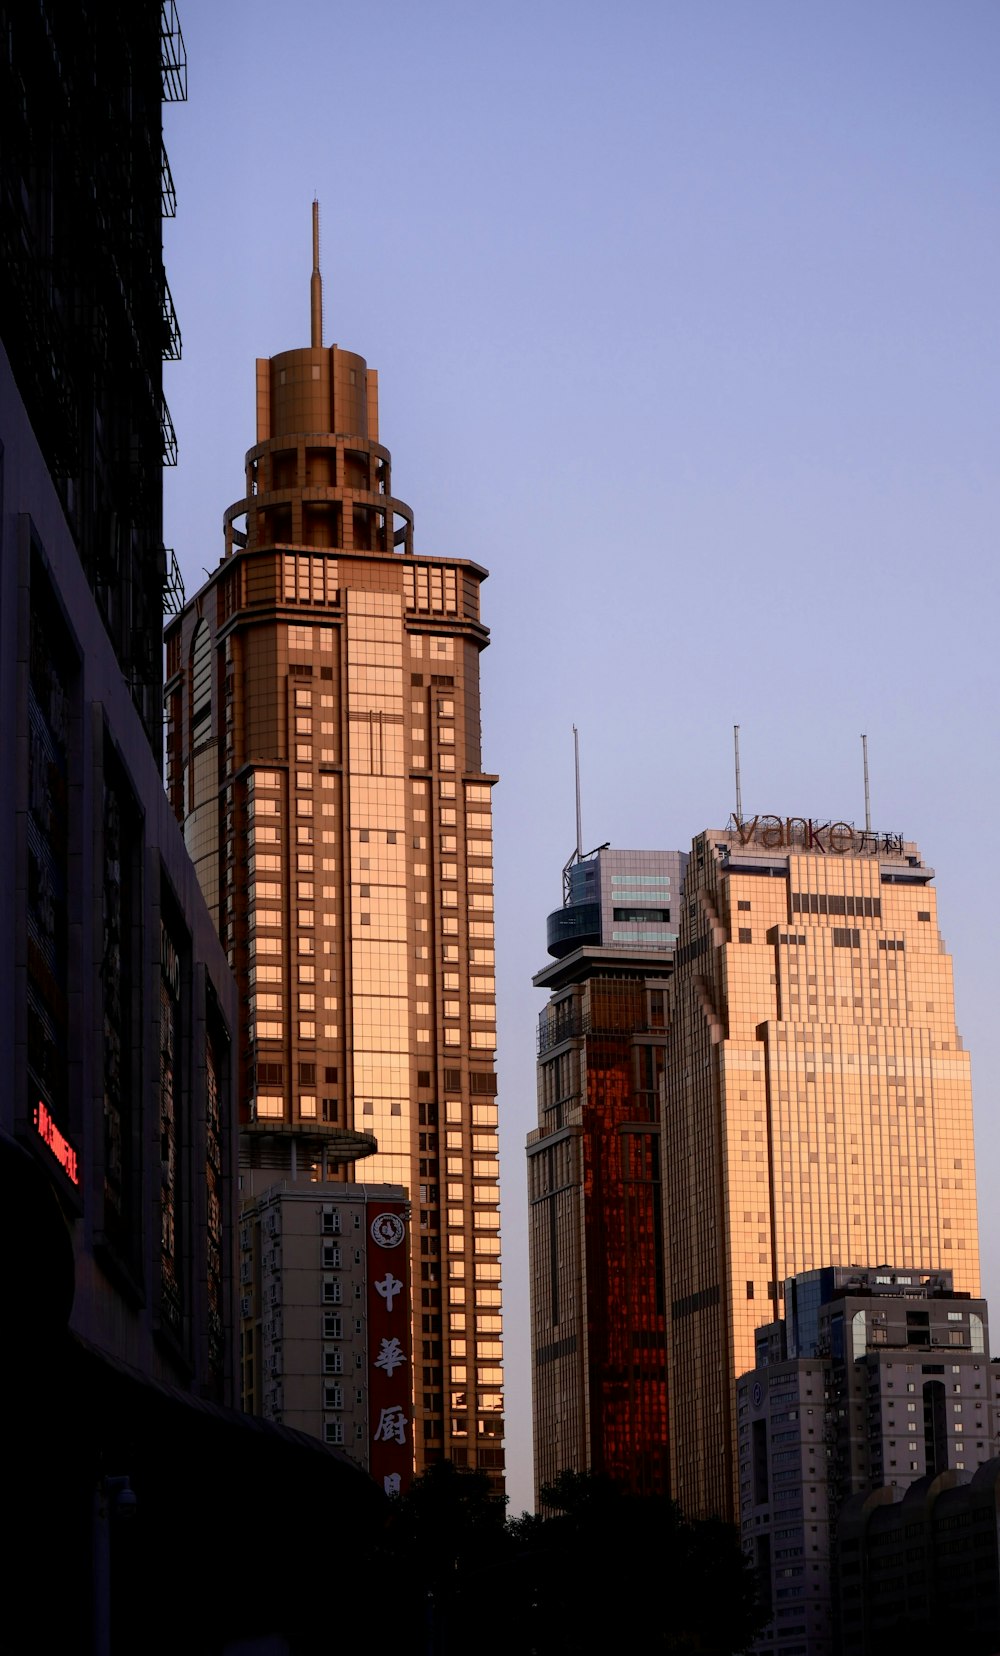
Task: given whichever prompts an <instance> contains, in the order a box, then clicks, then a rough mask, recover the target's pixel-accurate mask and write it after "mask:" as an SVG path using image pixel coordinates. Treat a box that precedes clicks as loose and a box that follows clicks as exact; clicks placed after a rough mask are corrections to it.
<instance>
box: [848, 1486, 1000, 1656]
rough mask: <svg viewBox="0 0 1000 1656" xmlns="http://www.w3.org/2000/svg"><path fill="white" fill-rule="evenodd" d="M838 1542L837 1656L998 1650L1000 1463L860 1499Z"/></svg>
mask: <svg viewBox="0 0 1000 1656" xmlns="http://www.w3.org/2000/svg"><path fill="white" fill-rule="evenodd" d="M837 1541H838V1549H839V1554H840V1571H839V1577H840V1603H839V1610H840V1629H841V1642H840V1646H839V1651H840V1652H841V1656H867V1653H868V1652H869V1651H876V1650H877V1651H879V1652H880V1653H882V1656H924V1653H925V1652H926V1653H927V1656H930V1652H932V1651H933V1652H937V1651H940V1650H955V1651H959V1650H960V1651H961V1652H962V1656H993V1653H994V1652H995V1651H996V1650H997V1649H1000V1460H989V1461H986V1462H985V1463H984V1464H983V1465H982V1466H979V1467H976V1469H975V1470H974V1471H973V1470H972V1469H971V1466H967V1467H966V1469H965V1470H964V1471H957V1470H955V1469H954V1468H950V1469H949V1470H948V1471H945V1472H941V1473H939V1474H938V1476H937V1477H933V1476H932V1475H931V1474H929V1473H928V1474H927V1476H925V1477H923V1478H920V1479H918V1481H917V1482H916V1483H914V1484H911V1485H910V1487H909V1489H907V1490H906V1491H905V1492H904V1493H903V1494H902V1499H900V1490H899V1489H898V1488H892V1487H890V1486H886V1487H883V1488H881V1489H876V1490H874V1491H873V1492H872V1493H870V1494H868V1495H864V1494H859V1495H857V1496H855V1497H854V1499H853V1500H851V1501H849V1502H848V1504H847V1506H846V1507H845V1508H844V1511H843V1513H842V1514H841V1518H840V1523H839V1525H838V1529H837Z"/></svg>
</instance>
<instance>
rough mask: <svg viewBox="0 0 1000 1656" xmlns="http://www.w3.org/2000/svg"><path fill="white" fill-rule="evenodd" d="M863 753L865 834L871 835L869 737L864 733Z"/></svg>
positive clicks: (862, 741) (862, 738)
mask: <svg viewBox="0 0 1000 1656" xmlns="http://www.w3.org/2000/svg"><path fill="white" fill-rule="evenodd" d="M861 751H862V753H863V754H864V758H865V833H866V834H870V833H871V831H872V802H871V795H870V794H869V792H868V737H867V736H865V735H864V733H862V736H861Z"/></svg>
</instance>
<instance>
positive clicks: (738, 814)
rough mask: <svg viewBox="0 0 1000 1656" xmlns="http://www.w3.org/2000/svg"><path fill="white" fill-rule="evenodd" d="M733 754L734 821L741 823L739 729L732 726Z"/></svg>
mask: <svg viewBox="0 0 1000 1656" xmlns="http://www.w3.org/2000/svg"><path fill="white" fill-rule="evenodd" d="M733 753H734V756H735V759H736V821H737V822H738V823H741V822H742V821H743V790H742V788H741V787H740V727H739V725H736V724H734V725H733Z"/></svg>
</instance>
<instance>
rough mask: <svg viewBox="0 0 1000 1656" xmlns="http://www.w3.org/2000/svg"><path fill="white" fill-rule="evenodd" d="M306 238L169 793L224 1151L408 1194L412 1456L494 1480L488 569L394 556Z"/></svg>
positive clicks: (395, 542) (179, 686)
mask: <svg viewBox="0 0 1000 1656" xmlns="http://www.w3.org/2000/svg"><path fill="white" fill-rule="evenodd" d="M315 228H316V227H315V220H314V273H313V292H312V299H313V305H312V343H311V345H310V346H308V347H306V348H304V349H301V350H293V351H285V352H283V353H282V354H281V355H279V356H276V357H272V358H271V359H270V360H263V361H259V362H258V363H257V439H256V442H255V444H254V446H253V447H252V448H251V449H250V451H249V453H248V454H247V457H246V486H245V492H244V495H243V497H242V498H241V499H240V500H238V501H237V502H236V503H235V505H233V506H231V507H230V508H229V510H228V511H227V512H226V514H225V551H224V556H223V557H222V559H221V560H220V562H219V565H218V568H217V569H216V570H215V572H214V574H213V575H212V576H211V578H210V579H209V580H208V582H207V583H206V585H205V586H204V587H203V588H202V589H201V591H200V592H199V593H198V594H197V595H196V597H195V598H193V599H192V600H191V602H190V603H189V604H188V605H187V607H186V608H185V610H184V612H183V614H182V615H181V616H180V617H179V618H178V620H177V621H176V623H174V625H173V626H172V627H171V628H170V629H169V631H168V636H167V674H168V679H167V686H166V704H167V751H168V759H167V765H168V787H169V790H170V793H171V797H172V799H173V801H174V805H175V809H176V810H177V812H178V814H179V815H180V816H181V819H182V820H183V822H184V825H185V831H186V836H187V841H188V846H189V849H190V851H191V854H192V856H193V858H194V860H195V863H196V866H197V868H198V871H199V875H200V877H201V882H202V886H203V888H204V890H205V892H206V894H207V895H208V898H209V902H210V904H212V905H213V906H214V910H215V913H216V916H217V919H218V923H219V929H220V932H221V934H222V938H223V941H224V943H225V945H226V948H227V950H228V954H229V960H230V963H231V964H232V966H233V968H234V970H235V972H236V976H237V980H238V982H239V983H240V984H241V985H242V989H243V1008H242V1024H241V1033H240V1053H239V1061H240V1072H241V1077H242V1088H241V1091H242V1099H243V1108H244V1135H243V1143H244V1158H243V1159H244V1164H245V1165H249V1166H251V1167H255V1168H272V1169H274V1170H275V1171H276V1172H282V1173H286V1174H290V1175H291V1177H292V1178H293V1179H294V1178H296V1177H298V1178H300V1179H301V1178H302V1177H303V1176H305V1177H313V1178H317V1179H349V1178H351V1177H353V1174H352V1167H353V1162H354V1159H355V1158H356V1157H357V1156H358V1155H359V1154H366V1159H365V1161H364V1163H363V1165H362V1167H361V1168H360V1170H359V1176H360V1177H361V1178H363V1180H364V1181H365V1183H367V1184H388V1185H400V1186H403V1187H404V1189H405V1190H406V1192H407V1193H408V1196H409V1199H410V1202H411V1204H412V1222H411V1227H410V1234H411V1237H412V1251H411V1285H412V1295H413V1354H414V1374H413V1380H414V1388H413V1389H414V1400H413V1412H414V1419H413V1422H412V1425H413V1442H414V1451H415V1464H416V1469H417V1470H418V1471H420V1470H421V1469H422V1468H423V1467H425V1466H426V1465H427V1464H428V1463H430V1462H431V1461H433V1460H435V1459H437V1458H439V1457H441V1456H442V1455H447V1456H449V1457H450V1458H451V1459H453V1460H454V1461H456V1462H458V1463H459V1464H466V1465H469V1466H478V1467H480V1468H483V1469H484V1470H487V1471H488V1472H490V1473H491V1474H492V1475H494V1476H495V1478H496V1479H497V1480H498V1481H499V1480H500V1479H501V1478H502V1469H503V1449H502V1432H503V1417H502V1401H501V1390H502V1366H501V1324H500V1230H499V1224H500V1220H499V1187H498V1168H497V1106H496V1097H495V1094H496V1082H495V1076H494V1068H493V1060H494V1048H495V1045H496V1033H495V1031H496V1019H495V1002H494V953H493V947H494V940H493V895H492V893H493V884H492V881H493V865H492V832H491V814H490V795H491V788H492V784H493V782H494V781H495V780H496V779H495V777H493V776H491V775H488V774H487V773H486V772H484V770H483V766H482V758H481V753H480V722H479V655H480V651H481V650H483V649H484V648H485V646H486V644H487V642H488V632H487V629H486V628H485V627H484V626H483V624H482V621H481V619H480V613H479V588H480V584H481V582H482V581H483V579H484V578H485V575H486V571H485V570H484V569H482V568H481V567H480V566H479V565H478V564H475V563H472V562H469V561H468V560H465V559H460V558H438V557H434V558H431V557H417V556H416V555H415V554H414V551H413V518H412V513H411V511H410V509H409V507H408V506H406V505H404V503H403V502H402V501H401V500H398V499H397V498H396V497H395V495H394V494H393V490H392V479H391V472H390V466H391V462H390V455H389V451H388V449H386V448H384V447H383V446H382V444H381V443H380V441H379V424H378V385H377V376H376V374H375V372H374V370H372V369H369V368H368V366H367V364H366V362H365V361H364V359H363V358H362V357H360V356H356V355H355V354H354V353H353V352H350V351H345V350H341V349H340V347H339V346H337V345H332V346H329V347H326V346H324V345H323V343H322V319H321V298H320V293H319V274H318V257H317V256H315V255H316V254H317V252H318V250H317V247H316V243H317V240H318V237H317V236H316V234H315ZM372 1137H374V1140H375V1142H376V1143H377V1146H378V1148H377V1151H376V1152H375V1153H374V1154H372V1153H370V1152H371V1151H372Z"/></svg>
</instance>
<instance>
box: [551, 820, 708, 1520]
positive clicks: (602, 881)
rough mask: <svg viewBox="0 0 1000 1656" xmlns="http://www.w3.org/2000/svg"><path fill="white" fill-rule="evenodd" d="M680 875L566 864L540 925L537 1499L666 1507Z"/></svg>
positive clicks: (662, 864) (680, 865)
mask: <svg viewBox="0 0 1000 1656" xmlns="http://www.w3.org/2000/svg"><path fill="white" fill-rule="evenodd" d="M685 861H686V859H685V857H684V855H683V853H681V852H678V851H611V850H608V849H606V848H602V849H601V850H599V851H597V852H594V853H592V854H591V855H590V856H588V857H578V858H575V859H574V860H573V861H572V862H571V863H570V864H569V865H568V866H567V868H566V871H565V875H564V883H565V901H564V903H563V906H562V908H560V909H557V910H556V911H555V912H554V913H553V914H551V915H550V916H549V922H548V949H549V953H550V954H551V955H553V956H554V957H555V959H554V963H553V964H552V965H550V966H547V967H546V968H545V969H544V970H543V971H541V972H539V973H538V975H537V977H536V978H535V984H536V985H537V987H538V988H540V989H547V990H548V991H549V995H550V998H549V1002H548V1004H547V1006H546V1007H545V1009H544V1011H543V1012H542V1013H541V1016H540V1018H539V1026H538V1120H539V1125H538V1127H537V1129H536V1130H535V1131H534V1132H532V1133H531V1134H529V1137H528V1189H529V1199H530V1204H531V1221H530V1230H529V1246H530V1268H531V1338H532V1358H533V1365H532V1380H533V1388H534V1406H533V1428H534V1454H535V1486H536V1495H537V1494H538V1493H539V1491H540V1490H541V1488H542V1487H543V1486H544V1485H545V1484H547V1483H550V1482H552V1480H553V1479H554V1478H555V1477H556V1476H557V1475H558V1473H559V1472H561V1471H563V1470H571V1471H576V1472H600V1473H604V1474H606V1475H607V1476H609V1477H612V1478H614V1479H615V1480H616V1482H618V1483H620V1484H622V1485H623V1486H624V1487H626V1488H628V1489H630V1490H633V1491H635V1492H636V1493H642V1494H665V1493H666V1492H667V1487H668V1478H669V1457H668V1446H667V1370H666V1304H665V1295H664V1268H663V1228H662V1227H663V1214H662V1205H661V1200H660V1189H661V1186H660V1082H661V1078H662V1074H663V1062H664V1054H665V1047H666V1006H667V984H668V980H669V977H670V972H671V968H672V961H673V950H674V943H675V941H676V936H677V914H678V910H679V905H680V901H681V886H682V883H683V879H684V864H685Z"/></svg>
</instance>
